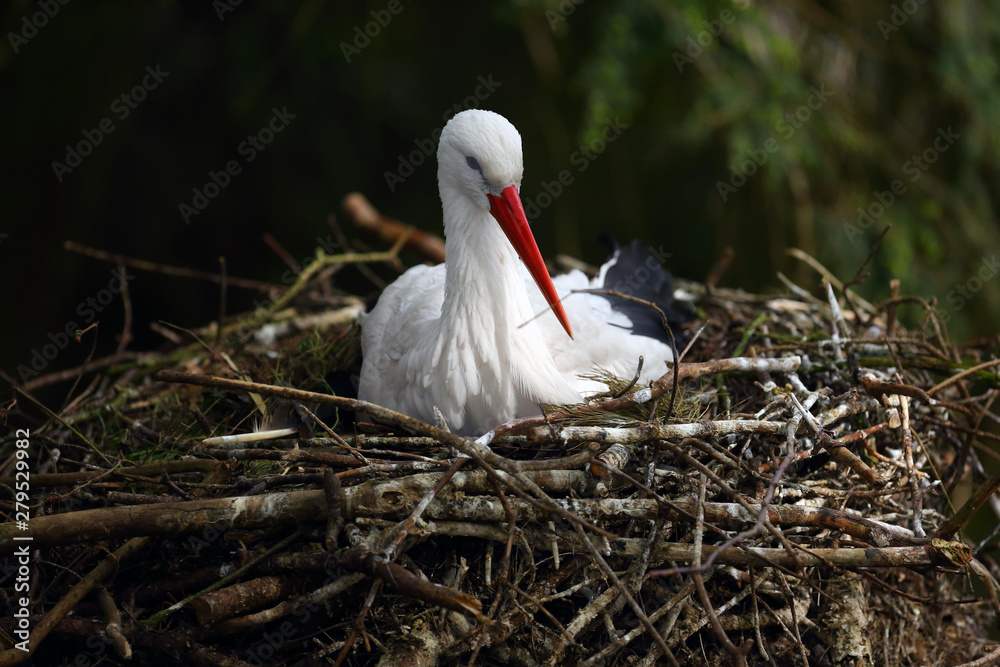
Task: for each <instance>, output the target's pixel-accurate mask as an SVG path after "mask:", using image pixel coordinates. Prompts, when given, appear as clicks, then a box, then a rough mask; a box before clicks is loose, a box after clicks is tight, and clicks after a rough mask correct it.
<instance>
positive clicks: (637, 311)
mask: <svg viewBox="0 0 1000 667" xmlns="http://www.w3.org/2000/svg"><path fill="white" fill-rule="evenodd" d="M602 240H605V239H602ZM612 243H613V247H614V248H615V252H614V255H612V257H611V259H610V260H609V261H608V269H607V271H606V272H605V274H604V284H603V285H601V288H602V289H605V290H611V291H615V292H619V293H621V294H623V295H625V296H627V297H635V298H637V299H642V300H644V301H649V302H650V303H654V304H656V305H657V306H658V307H659V308H660V310H662V311H663V313H664V314H665V315H666V316H667V321H668V322H669V323H670V328H671V330H672V331H673V333H674V336H675V337H676V338H677V339H678V340H679V339H680V338H681V336H680V334H681V329H680V327H681V325H682V324H684V323H686V322H690V321H691V319H692V313H693V312H694V305H693V304H691V303H690V302H688V301H681V300H678V299H675V298H674V286H673V280H672V276H671V275H670V272H669V271H667V269H665V268H664V267H663V264H661V263H660V260H661V259H664V258H663V257H660V258H657V256H656V253H654V251H653V250H652V249H651V248H649V247H648V246H646V245H644V244H642V243H640V242H639V241H632V242H631V243H629V244H628V245H626V246H618V245H617V243H614V242H613V241H612ZM599 296H601V297H604V298H605V299H607V300H608V302H609V303H610V304H611V308H612V309H613V310H615V311H617V312H619V313H622V314H623V315H625V317H627V318H628V319H629V321H631V323H632V326H631V327H630V329H631V331H632V333H634V334H635V335H637V336H646V337H648V338H655V339H657V340H663V341H666V340H667V339H668V337H667V332H666V331H664V329H663V324H662V322H661V320H660V314H659V313H658V312H656V310H655V309H654V308H650V307H649V306H647V305H646V304H644V303H637V302H635V301H632V300H630V299H627V298H621V297H618V296H612V295H608V294H599Z"/></svg>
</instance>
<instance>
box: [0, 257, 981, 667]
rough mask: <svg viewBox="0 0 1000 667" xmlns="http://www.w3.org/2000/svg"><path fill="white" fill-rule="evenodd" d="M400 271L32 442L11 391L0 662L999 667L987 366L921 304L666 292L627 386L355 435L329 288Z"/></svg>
mask: <svg viewBox="0 0 1000 667" xmlns="http://www.w3.org/2000/svg"><path fill="white" fill-rule="evenodd" d="M401 243H402V241H400V242H399V243H397V244H395V245H394V247H393V249H392V250H391V251H390V252H389V253H386V254H384V255H378V254H368V255H357V254H353V253H348V254H346V255H344V256H338V257H331V256H320V257H319V258H318V259H317V260H316V262H314V264H313V265H310V266H309V267H307V268H306V269H305V270H304V271H303V272H302V273H301V274H300V275H299V280H298V281H297V282H296V284H295V285H294V286H293V287H292V288H291V289H290V290H288V291H287V292H285V293H283V294H281V295H277V296H276V297H275V299H274V301H273V302H271V303H270V305H269V306H267V307H265V308H262V309H261V310H259V311H258V312H256V313H250V314H246V315H244V316H242V317H240V318H232V321H231V322H229V323H226V324H224V326H222V327H221V328H219V327H217V326H216V327H214V328H212V327H210V328H208V329H206V330H205V331H203V332H196V333H199V337H198V340H197V341H194V340H193V339H184V340H182V341H181V342H178V343H176V344H172V345H171V346H170V347H169V349H165V350H163V351H160V352H157V353H155V354H146V355H140V356H138V357H136V358H132V359H131V360H128V361H124V362H121V363H118V364H117V365H114V364H111V363H110V362H109V363H99V362H100V360H98V361H94V362H92V364H91V367H90V368H88V367H84V368H81V369H78V372H77V375H78V376H80V377H82V378H83V379H85V380H86V382H85V383H80V384H79V385H78V388H77V389H76V393H75V395H74V397H73V400H72V401H70V402H69V403H68V405H67V406H66V407H64V408H63V409H61V410H60V411H59V413H58V414H56V413H55V412H52V411H50V410H47V409H45V414H43V412H42V408H40V407H38V406H35V405H33V404H32V402H31V398H30V396H31V393H32V389H37V388H39V387H41V386H43V385H44V384H46V382H48V381H50V380H47V379H46V378H44V377H43V378H39V379H38V380H35V381H34V383H33V384H32V385H30V386H27V387H25V388H24V391H23V392H22V393H20V394H19V395H18V408H17V409H18V410H23V411H24V412H25V413H28V414H31V415H33V416H34V417H35V418H36V422H35V425H34V426H31V427H30V428H29V432H28V433H24V432H21V431H19V432H17V433H11V434H10V435H9V436H7V437H5V438H4V439H3V441H2V447H3V450H2V454H3V461H4V467H3V469H2V470H0V475H3V477H2V478H0V489H2V491H0V494H2V501H0V502H2V505H3V510H4V514H5V515H6V517H7V520H8V523H5V524H3V525H0V545H2V549H3V553H4V554H5V561H4V563H5V564H6V565H7V569H6V570H5V571H4V574H3V577H4V579H3V581H4V584H5V585H4V587H3V589H4V591H5V593H6V598H5V599H4V603H3V604H4V608H3V611H2V616H3V617H4V620H0V630H2V638H0V641H2V642H3V646H2V647H0V650H2V652H0V665H6V664H17V663H18V662H24V661H27V660H33V661H34V663H35V664H38V665H54V664H89V665H95V664H103V665H125V664H191V665H246V664H250V665H258V664H267V665H311V664H351V665H370V664H372V665H373V664H382V665H432V664H447V665H472V664H496V665H562V664H584V665H625V664H628V665H653V664H679V665H722V664H751V665H765V664H770V665H868V664H876V665H893V666H895V665H958V664H963V663H965V664H969V665H972V664H975V665H980V664H988V662H990V661H992V660H995V659H998V658H1000V651H998V650H997V647H996V646H994V645H992V644H991V643H990V642H991V640H990V639H989V633H990V632H993V633H994V636H995V630H994V629H993V628H995V624H996V622H997V620H996V619H997V612H998V611H1000V606H998V603H997V584H996V580H995V575H996V573H997V572H996V567H995V565H994V563H993V561H992V559H991V558H990V557H989V554H990V552H991V551H992V550H993V549H994V542H995V540H994V536H993V535H991V536H989V537H987V538H986V539H984V540H981V541H980V542H979V543H976V542H974V541H972V540H971V539H970V538H968V537H965V536H963V531H964V530H965V529H966V524H967V522H968V521H969V519H970V517H972V515H973V514H975V513H976V511H977V510H978V509H979V508H980V507H982V506H983V505H986V504H988V502H989V501H990V499H991V498H992V497H993V491H994V490H995V489H996V488H997V486H998V485H1000V476H997V475H993V476H992V477H991V476H990V474H989V473H988V472H986V471H984V470H983V467H982V465H981V464H980V462H979V461H980V454H982V453H988V454H991V455H992V454H993V453H994V450H995V442H996V441H997V439H998V437H997V435H995V431H996V424H997V422H998V418H997V416H996V415H995V414H993V413H992V412H990V409H991V406H992V400H993V396H994V395H995V392H996V389H997V388H998V387H1000V381H998V376H997V374H996V365H995V364H993V363H991V362H992V360H995V359H996V358H997V357H996V352H997V341H996V340H991V341H985V342H982V343H980V344H978V345H974V346H967V347H956V346H954V345H952V344H950V343H949V342H948V340H947V338H946V334H945V333H944V332H943V330H942V328H941V326H940V325H939V323H938V321H937V319H936V313H935V309H934V305H933V304H932V303H927V302H923V301H921V300H919V299H905V298H900V297H898V296H895V295H894V294H893V296H892V297H891V298H886V300H885V301H884V302H883V303H880V304H870V303H868V302H866V301H864V300H863V299H861V298H860V297H859V296H858V295H857V294H853V293H851V292H850V291H849V290H848V291H845V290H844V289H843V286H842V285H840V284H839V283H836V281H835V280H834V281H833V282H834V283H835V284H834V285H830V284H829V281H828V282H827V283H825V286H823V287H820V288H817V289H816V290H813V291H807V290H804V289H801V288H799V287H796V286H794V285H791V284H790V283H788V285H789V291H788V293H786V294H784V295H780V296H777V295H776V296H770V297H763V296H752V295H749V294H745V293H742V292H736V291H730V290H723V289H718V288H712V287H711V283H712V282H714V279H710V280H709V283H710V285H709V286H705V285H696V284H688V283H684V284H683V287H684V288H685V289H686V290H688V291H689V292H690V293H692V294H693V295H694V296H695V298H696V304H697V306H698V308H699V311H698V312H699V321H698V322H696V323H695V324H694V326H693V327H692V329H691V330H690V331H688V332H686V333H687V338H688V339H689V340H691V339H693V344H692V345H691V346H690V348H689V349H687V351H686V353H685V354H684V356H683V360H682V362H681V363H680V364H679V365H678V366H677V367H676V368H675V369H673V370H670V371H667V372H666V373H665V375H663V377H662V378H661V379H660V380H659V381H657V382H656V383H654V384H653V385H652V386H651V387H641V386H633V387H626V386H625V383H626V381H627V380H628V378H625V379H624V380H623V381H622V383H621V386H618V387H616V388H617V389H618V390H619V391H618V394H619V395H612V396H608V397H604V398H601V399H598V400H597V401H595V402H594V403H593V404H591V405H589V406H586V407H585V408H580V407H579V406H576V407H566V408H560V407H550V408H549V409H548V410H547V413H546V415H545V416H544V417H539V418H535V419H525V420H519V421H518V422H513V423H511V424H506V425H502V426H498V427H497V428H496V429H495V430H494V431H492V432H491V433H489V434H487V435H486V436H484V437H483V438H480V439H479V440H472V439H468V438H462V437H459V436H456V435H453V434H451V433H448V432H447V431H444V430H441V429H439V428H436V427H435V426H431V425H426V424H420V423H417V422H414V420H409V419H406V418H402V417H401V416H398V415H394V414H392V413H390V412H388V411H385V410H380V409H378V408H376V407H372V406H365V407H366V408H367V409H366V410H365V412H366V413H367V414H368V415H372V416H374V417H377V418H378V420H379V422H380V423H381V426H377V427H375V426H367V425H365V424H359V423H356V422H354V421H353V418H352V414H353V413H354V409H355V408H356V407H358V406H357V404H356V401H354V400H353V399H350V398H340V397H336V396H333V395H331V393H330V389H329V387H328V386H327V383H326V381H325V380H324V378H325V377H328V376H327V375H326V374H327V373H328V372H331V371H337V370H340V371H345V372H347V373H348V374H349V373H350V372H351V370H352V369H356V368H357V361H356V358H355V357H356V348H357V337H356V335H354V334H355V333H356V324H355V321H356V319H357V316H358V314H359V312H360V311H361V309H362V308H361V305H360V303H361V302H360V300H359V299H356V298H353V297H350V296H345V295H342V294H337V293H336V290H335V289H331V285H332V282H331V274H332V271H331V270H330V269H331V267H336V266H340V265H342V264H344V263H350V262H360V261H365V262H372V263H374V262H380V261H385V260H389V261H393V260H394V259H395V256H396V252H397V251H398V250H399V248H400V244H401ZM828 278H829V277H828ZM869 287H870V289H871V291H877V288H876V287H872V286H869ZM817 295H818V296H817ZM903 309H905V310H906V313H905V314H906V316H907V317H910V318H913V320H914V321H917V322H919V325H917V326H914V327H912V330H906V329H904V328H903V326H902V324H900V322H899V321H898V319H897V317H898V315H902V314H903V313H902V311H903ZM682 347H683V345H682ZM94 368H96V370H93V369H94ZM67 377H69V374H67V373H65V372H64V373H62V374H60V377H59V378H56V379H66V378H67ZM53 381H54V380H53ZM81 386H85V387H86V389H85V390H84V391H81V390H80V389H79V387H81ZM289 423H290V424H292V427H291V429H290V430H285V431H284V432H279V434H278V435H277V436H276V435H275V434H273V433H272V434H270V435H268V434H267V433H262V432H260V431H261V430H270V429H272V428H273V427H275V426H287V425H288V424H289ZM989 429H992V430H993V431H994V432H990V430H989ZM255 430H256V431H258V432H257V433H256V434H255V435H247V436H246V437H247V438H249V439H247V440H244V441H234V440H238V439H232V438H221V439H220V438H219V436H229V435H234V434H248V433H253V432H254V431H255ZM25 435H27V436H28V437H24V436H25ZM205 438H212V439H210V440H207V441H206V440H205ZM264 438H267V439H264ZM22 442H26V444H22ZM21 451H24V452H27V454H26V455H21V454H20V452H21ZM18 461H26V464H25V466H23V467H22V468H19V467H17V466H18V465H19V464H18V463H17V462H18ZM22 469H23V470H27V471H30V486H28V487H25V488H26V489H28V491H27V495H26V496H19V495H18V493H17V489H19V488H20V487H18V486H17V481H18V479H17V478H16V473H17V471H20V470H22ZM21 511H24V512H26V513H27V514H28V515H30V516H29V517H27V518H28V521H27V523H28V528H27V530H23V526H22V525H20V524H19V523H18V521H20V520H21V519H22V518H25V517H22V516H19V514H18V513H19V512H21ZM992 511H993V512H996V511H997V510H996V508H995V507H994V508H992ZM991 522H992V523H995V522H996V517H995V515H993V516H992V517H991ZM986 532H989V530H988V529H987V530H986ZM26 537H30V538H31V540H30V541H27V540H25V539H23V538H26ZM25 553H27V554H28V555H27V557H24V558H22V556H21V554H25ZM22 564H23V565H24V566H23V567H22ZM22 580H23V581H25V582H27V588H26V589H24V590H26V591H28V593H21V592H14V591H15V590H16V591H21V590H22V589H20V588H17V589H15V584H16V583H17V582H20V581H22ZM25 594H27V595H28V596H29V597H30V600H29V601H28V603H27V604H26V605H25V604H23V600H22V599H21V597H22V595H25ZM22 610H26V611H22ZM24 648H26V649H28V651H27V652H25V651H23V650H21V649H24Z"/></svg>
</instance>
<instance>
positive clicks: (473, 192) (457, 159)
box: [358, 110, 672, 435]
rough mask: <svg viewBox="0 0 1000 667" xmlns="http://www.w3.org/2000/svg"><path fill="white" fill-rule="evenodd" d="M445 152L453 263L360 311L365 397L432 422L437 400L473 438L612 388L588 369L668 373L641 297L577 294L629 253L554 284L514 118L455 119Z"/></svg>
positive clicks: (649, 375)
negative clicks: (525, 191) (531, 207)
mask: <svg viewBox="0 0 1000 667" xmlns="http://www.w3.org/2000/svg"><path fill="white" fill-rule="evenodd" d="M437 156H438V188H439V189H440V193H441V202H442V205H443V210H444V232H445V242H446V257H447V261H446V263H445V264H440V265H437V266H433V267H430V266H415V267H413V268H411V269H409V270H408V271H406V273H404V274H403V275H401V276H400V277H399V278H398V279H396V281H395V282H393V283H392V284H391V285H389V287H387V288H386V289H385V291H384V292H383V293H382V295H381V297H379V301H378V304H377V305H376V306H375V308H374V309H373V310H372V311H371V313H369V314H368V315H367V316H366V317H365V319H364V320H363V322H362V336H361V345H362V351H363V355H364V362H363V365H362V368H361V380H360V385H359V387H358V396H359V398H360V399H362V400H365V401H370V402H373V403H377V404H379V405H382V406H385V407H388V408H391V409H393V410H396V411H398V412H402V413H404V414H407V415H409V416H411V417H416V418H418V419H421V420H424V421H429V422H432V423H433V421H434V418H435V415H434V408H435V407H437V408H438V410H439V411H440V413H441V415H442V416H443V417H444V418H445V421H446V422H447V424H448V426H449V428H451V430H452V431H454V432H456V433H460V434H463V435H478V434H481V433H484V432H486V431H488V430H489V429H491V428H492V427H494V426H496V425H498V424H501V423H504V422H506V421H509V420H510V419H513V418H515V417H524V416H531V415H537V414H540V404H542V403H551V404H569V403H579V402H580V401H582V400H583V399H584V397H586V396H587V395H588V394H592V393H594V392H597V391H604V390H605V389H606V387H605V386H604V385H603V384H602V383H600V382H597V381H594V380H587V379H584V378H581V377H580V376H581V374H587V373H592V372H593V371H594V370H595V369H598V368H599V369H604V370H607V371H610V372H612V373H614V374H615V375H618V376H620V377H629V378H630V377H632V376H633V375H634V373H635V369H636V365H637V361H638V358H639V356H640V355H642V356H643V357H644V358H645V363H644V368H643V376H642V379H643V380H644V381H648V380H651V379H655V378H657V377H659V376H660V375H662V374H663V373H664V372H665V371H666V368H665V366H664V362H665V361H669V360H670V359H671V358H672V355H671V351H670V347H669V345H668V344H666V343H665V342H664V340H660V339H658V338H656V337H654V336H650V335H640V334H639V333H636V332H637V331H639V330H640V329H641V327H639V326H637V320H638V319H639V318H637V316H636V314H635V310H636V308H635V304H634V303H631V304H629V305H630V306H631V308H626V307H622V305H621V301H620V300H619V304H618V306H617V307H613V304H612V300H609V299H608V298H606V297H603V296H598V295H596V294H588V293H574V292H575V291H577V290H586V289H591V288H595V287H597V288H600V287H602V286H604V285H605V284H607V283H605V281H606V280H607V279H608V278H609V275H610V276H615V275H617V276H619V277H621V276H622V274H623V271H625V269H624V268H623V267H621V266H617V263H616V262H617V260H618V258H619V254H620V252H616V253H615V257H613V258H612V260H611V261H610V262H608V263H607V264H605V265H604V266H603V267H602V269H601V272H600V275H599V276H598V277H597V278H596V279H595V280H594V281H590V280H588V279H587V277H586V276H585V275H584V274H583V273H582V272H580V271H573V272H571V273H568V274H565V275H562V276H558V277H557V278H556V279H555V281H554V284H553V280H552V279H550V278H549V274H548V271H547V270H546V268H545V263H544V262H543V261H542V257H541V254H540V253H539V251H538V246H537V245H536V243H535V239H534V237H533V236H532V233H531V229H530V228H529V226H528V221H527V219H526V216H525V213H524V208H523V206H522V204H521V199H520V196H519V195H518V191H519V189H520V185H521V175H522V171H523V165H522V159H521V135H520V134H518V132H517V130H516V129H515V128H514V126H513V125H511V124H510V122H508V121H507V119H505V118H504V117H503V116H500V115H499V114H496V113H493V112H490V111H481V110H469V111H463V112H462V113H459V114H457V115H456V116H455V117H453V118H452V119H451V120H450V121H449V122H448V124H447V125H446V126H445V128H444V130H443V131H442V133H441V139H440V143H439V146H438V154H437ZM636 247H639V246H636ZM518 256H520V258H521V260H523V264H522V261H519V260H518ZM646 256H647V257H651V255H649V254H648V251H647V253H646ZM646 263H647V264H650V262H646ZM653 263H655V261H654V262H653ZM656 268H659V267H658V265H657V266H647V267H646V268H645V273H643V272H642V270H639V269H636V271H635V275H634V276H625V278H626V282H628V280H629V279H630V280H631V282H628V284H630V285H633V286H635V285H636V284H637V283H638V282H641V281H637V280H636V279H637V278H638V279H642V278H643V277H645V280H646V282H647V283H648V282H655V281H652V280H650V278H649V276H650V273H651V271H650V270H651V269H656ZM661 274H662V270H661ZM662 282H663V278H662V277H660V278H659V283H656V284H654V285H652V286H650V287H651V288H652V289H654V290H655V289H659V287H660V283H662ZM667 282H668V285H669V278H667ZM619 283H621V280H619ZM571 293H572V294H571ZM560 294H561V295H562V296H563V299H564V300H565V309H564V305H563V303H562V301H563V300H561V299H560V296H559V295H560ZM647 310H648V311H649V312H650V313H654V312H655V311H653V310H652V309H647ZM570 323H572V324H573V327H574V328H575V331H576V337H575V338H573V333H572V332H573V330H572V329H571V328H570ZM655 323H656V324H657V325H658V323H659V315H658V314H657V315H655ZM655 328H658V327H650V326H648V322H647V326H646V327H645V329H646V332H647V333H648V332H649V330H650V329H655ZM659 335H660V336H664V332H663V330H662V328H660V330H659Z"/></svg>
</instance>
